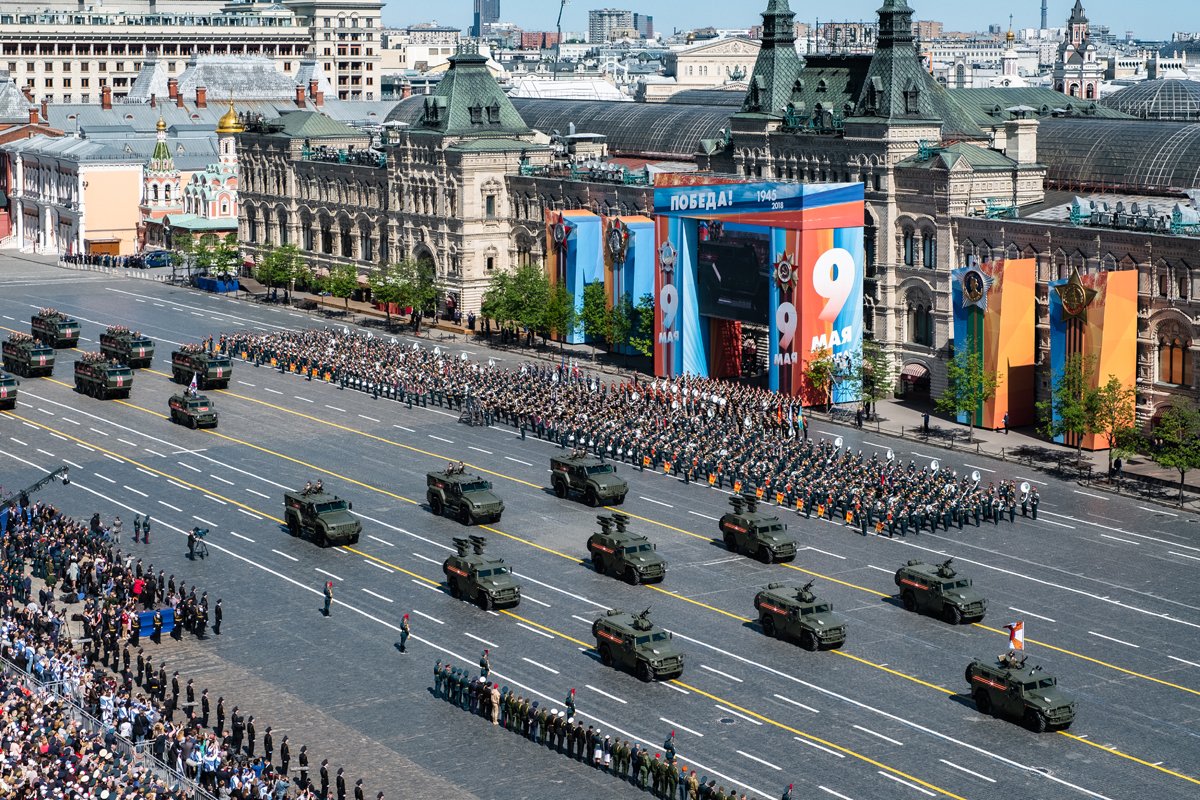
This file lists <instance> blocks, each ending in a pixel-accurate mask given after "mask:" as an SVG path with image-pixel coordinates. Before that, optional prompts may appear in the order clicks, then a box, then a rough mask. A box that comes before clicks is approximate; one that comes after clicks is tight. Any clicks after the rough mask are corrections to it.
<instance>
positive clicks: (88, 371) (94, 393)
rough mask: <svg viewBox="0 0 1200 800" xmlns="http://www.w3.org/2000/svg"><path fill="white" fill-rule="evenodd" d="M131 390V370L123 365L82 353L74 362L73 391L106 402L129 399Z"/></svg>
mask: <svg viewBox="0 0 1200 800" xmlns="http://www.w3.org/2000/svg"><path fill="white" fill-rule="evenodd" d="M132 388H133V370H131V369H130V368H129V367H127V366H125V365H124V364H116V363H114V362H112V361H109V360H108V359H106V358H105V357H104V356H102V355H101V354H100V353H84V354H83V357H82V358H80V359H79V360H78V361H76V362H75V391H77V392H79V393H80V394H86V395H87V396H88V397H94V398H96V399H97V400H108V399H110V398H114V397H129V390H130V389H132Z"/></svg>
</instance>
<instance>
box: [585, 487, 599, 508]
mask: <svg viewBox="0 0 1200 800" xmlns="http://www.w3.org/2000/svg"><path fill="white" fill-rule="evenodd" d="M584 501H585V502H586V503H587V504H588V505H589V506H591V507H592V508H595V507H596V506H598V505H600V498H599V497H597V496H596V491H595V490H594V489H588V490H587V494H585V495H584Z"/></svg>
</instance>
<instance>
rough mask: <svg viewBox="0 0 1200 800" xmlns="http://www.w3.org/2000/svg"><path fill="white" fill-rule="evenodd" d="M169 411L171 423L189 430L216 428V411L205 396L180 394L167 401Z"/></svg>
mask: <svg viewBox="0 0 1200 800" xmlns="http://www.w3.org/2000/svg"><path fill="white" fill-rule="evenodd" d="M167 408H169V409H170V411H171V422H174V423H176V424H179V425H186V426H188V427H189V428H215V427H217V409H216V408H215V407H213V404H212V401H211V400H209V399H208V396H207V395H203V394H189V393H188V392H180V393H179V394H173V395H171V399H170V400H168V401H167Z"/></svg>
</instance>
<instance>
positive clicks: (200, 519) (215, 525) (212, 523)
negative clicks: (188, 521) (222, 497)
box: [192, 514, 217, 528]
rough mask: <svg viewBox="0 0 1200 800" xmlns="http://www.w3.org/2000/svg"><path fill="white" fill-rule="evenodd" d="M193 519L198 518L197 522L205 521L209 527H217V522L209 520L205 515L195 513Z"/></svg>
mask: <svg viewBox="0 0 1200 800" xmlns="http://www.w3.org/2000/svg"><path fill="white" fill-rule="evenodd" d="M192 519H194V520H196V522H201V523H204V524H205V525H208V526H209V527H212V528H215V527H217V524H216V523H215V522H209V521H208V520H206V519H205V518H204V517H197V516H196V515H195V514H193V515H192Z"/></svg>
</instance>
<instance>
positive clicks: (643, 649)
mask: <svg viewBox="0 0 1200 800" xmlns="http://www.w3.org/2000/svg"><path fill="white" fill-rule="evenodd" d="M592 636H594V637H596V650H598V651H599V653H600V661H601V662H602V663H603V664H604V665H605V666H606V667H617V668H619V669H627V670H631V671H632V672H633V673H634V674H635V675H637V676H638V678H640V679H641V680H643V681H647V682H649V681H652V680H658V679H660V680H669V679H671V678H678V677H679V676H680V675H682V674H683V653H680V652H679V651H678V650H676V649H675V643H674V641H672V639H671V634H670V633H668V632H667V631H664V630H663V629H662V628H659V627H657V626H655V624H654V623H653V622H651V621H650V609H648V608H647V609H646V610H645V611H643V612H642V613H640V614H626V613H625V612H624V611H621V610H620V609H617V608H613V609H609V610H608V611H606V612H605V613H604V616H603V617H600V618H599V619H598V620H596V621H595V622H593V623H592Z"/></svg>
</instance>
